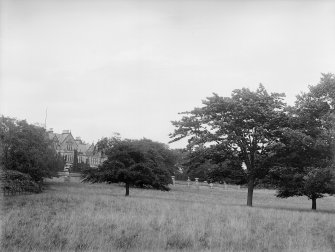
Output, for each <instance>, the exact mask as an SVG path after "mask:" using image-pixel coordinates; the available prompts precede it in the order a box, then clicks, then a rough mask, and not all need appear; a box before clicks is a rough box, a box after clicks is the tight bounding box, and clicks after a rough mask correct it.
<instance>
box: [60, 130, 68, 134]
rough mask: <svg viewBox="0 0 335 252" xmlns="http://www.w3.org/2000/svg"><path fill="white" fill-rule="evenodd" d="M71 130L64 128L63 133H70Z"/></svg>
mask: <svg viewBox="0 0 335 252" xmlns="http://www.w3.org/2000/svg"><path fill="white" fill-rule="evenodd" d="M69 133H70V131H69V130H63V132H62V134H69Z"/></svg>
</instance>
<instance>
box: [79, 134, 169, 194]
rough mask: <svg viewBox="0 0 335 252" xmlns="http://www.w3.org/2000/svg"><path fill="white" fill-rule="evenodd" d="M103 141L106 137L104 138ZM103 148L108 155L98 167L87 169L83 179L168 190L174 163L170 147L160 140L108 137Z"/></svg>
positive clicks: (127, 186) (127, 188)
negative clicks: (159, 141) (106, 145)
mask: <svg viewBox="0 0 335 252" xmlns="http://www.w3.org/2000/svg"><path fill="white" fill-rule="evenodd" d="M104 141H105V140H104ZM105 143H107V144H108V147H107V148H105V149H104V152H105V154H106V155H107V156H108V160H106V161H105V162H104V163H103V164H102V165H101V166H99V167H98V168H97V169H94V168H90V169H86V170H85V171H84V172H83V173H82V176H83V182H92V183H99V182H106V183H118V182H123V183H125V184H126V190H127V191H126V195H128V194H129V191H128V190H129V186H134V187H140V188H153V189H159V190H163V191H168V190H169V187H168V185H169V184H170V183H172V181H171V175H172V169H174V168H173V167H174V164H173V161H172V157H171V156H170V155H169V153H168V152H169V150H168V149H167V148H165V149H164V147H163V145H162V144H160V143H156V142H152V141H150V140H147V139H143V140H120V139H115V138H113V139H109V140H108V141H105Z"/></svg>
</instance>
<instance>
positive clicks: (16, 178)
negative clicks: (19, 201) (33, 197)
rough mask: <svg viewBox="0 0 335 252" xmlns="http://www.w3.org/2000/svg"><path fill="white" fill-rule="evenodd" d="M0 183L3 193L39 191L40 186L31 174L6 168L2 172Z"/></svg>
mask: <svg viewBox="0 0 335 252" xmlns="http://www.w3.org/2000/svg"><path fill="white" fill-rule="evenodd" d="M1 184H2V185H1V190H2V191H3V192H4V193H5V194H10V193H11V194H15V193H22V192H30V193H39V192H41V186H40V185H39V184H37V183H36V182H35V181H34V180H33V179H32V178H31V176H29V175H28V174H24V173H22V172H18V171H14V170H6V171H4V172H3V174H2V183H1Z"/></svg>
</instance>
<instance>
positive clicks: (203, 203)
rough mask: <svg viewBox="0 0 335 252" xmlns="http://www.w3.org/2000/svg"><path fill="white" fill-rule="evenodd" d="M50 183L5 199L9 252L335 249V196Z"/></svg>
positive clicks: (4, 222) (5, 248)
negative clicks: (250, 196)
mask: <svg viewBox="0 0 335 252" xmlns="http://www.w3.org/2000/svg"><path fill="white" fill-rule="evenodd" d="M124 193H125V190H124V188H123V187H121V186H119V185H105V184H94V185H91V184H81V183H75V182H70V183H64V182H61V180H53V181H51V182H49V188H48V189H47V190H46V191H45V192H44V193H41V194H35V195H22V196H14V197H5V198H3V199H2V200H3V201H2V202H3V205H2V216H1V227H2V234H1V246H2V251H59V250H64V251H81V250H89V251H100V250H102V251H162V250H168V251H176V250H183V251H335V197H327V198H324V199H321V200H318V201H317V203H318V205H317V207H318V209H319V210H318V211H317V212H312V211H311V210H309V209H310V208H311V202H310V201H308V200H307V198H303V197H299V198H290V199H278V198H276V197H275V196H274V191H270V190H256V191H255V195H254V207H253V208H248V207H246V206H245V203H246V191H245V190H244V189H241V190H224V189H222V188H215V189H214V190H210V189H209V188H208V187H200V189H199V190H198V189H197V188H195V187H186V186H181V185H177V186H175V187H172V190H171V191H170V192H160V191H153V190H140V189H131V190H130V197H127V198H126V197H124Z"/></svg>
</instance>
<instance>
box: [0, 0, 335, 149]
mask: <svg viewBox="0 0 335 252" xmlns="http://www.w3.org/2000/svg"><path fill="white" fill-rule="evenodd" d="M0 2H1V6H0V17H1V20H0V21H1V22H0V36H1V41H0V57H1V58H0V60H1V61H0V63H1V65H0V71H1V72H0V74H1V75H0V81H1V82H0V85H1V86H0V113H1V114H3V115H5V116H10V117H16V118H18V119H27V121H28V122H30V123H35V122H38V123H42V124H43V123H44V119H45V111H46V108H47V109H48V116H47V128H54V131H56V132H61V131H62V129H69V130H71V131H72V133H73V135H74V137H76V136H81V137H82V138H83V139H84V140H86V141H88V142H92V141H95V142H96V141H97V140H98V139H99V138H101V137H103V136H111V135H112V134H113V132H119V133H120V134H121V136H123V137H126V138H142V137H146V138H150V139H153V140H156V141H160V142H164V143H167V142H168V141H169V138H168V134H169V133H171V132H172V131H173V127H172V125H171V123H170V121H171V120H176V119H178V118H180V116H179V115H178V112H182V111H186V110H191V109H192V108H194V107H196V106H200V105H201V100H202V99H204V98H205V97H208V96H210V95H211V94H212V93H213V92H215V93H218V94H219V95H221V96H230V94H231V91H232V90H233V89H236V88H242V87H249V88H250V89H256V87H257V86H258V84H259V83H263V84H264V85H265V87H266V88H267V90H268V91H269V92H284V93H286V96H287V102H288V103H291V104H293V102H294V100H295V95H297V94H299V92H301V91H307V89H308V85H315V84H317V83H318V82H319V80H320V77H321V73H322V72H323V73H327V72H333V73H334V72H335V1H303V0H297V1H247V0H245V1H242V0H241V1H208V0H203V1H202V0H193V1H186V0H153V1H145V0H144V1H143V0H141V1H139V0H134V1H125V0H122V1H121V0H120V1H112V0H111V1H107V0H105V1H102V0H94V1H93V0H91V1H88V0H86V1H84V0H80V1H79V0H67V1H65V0H64V1H60V0H41V1H35V0H29V1H28V0H1V1H0ZM170 146H171V147H172V148H174V147H183V146H184V143H183V142H181V143H177V144H172V145H170Z"/></svg>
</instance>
